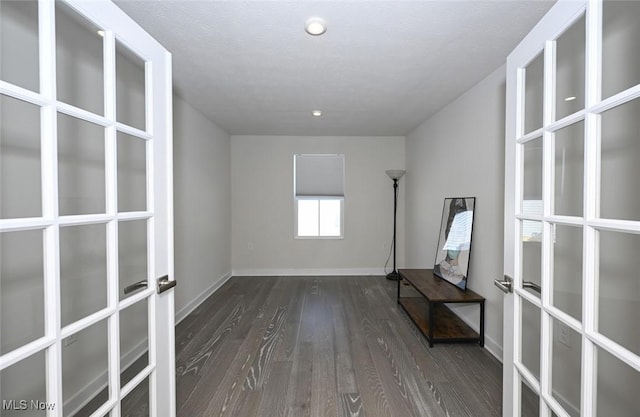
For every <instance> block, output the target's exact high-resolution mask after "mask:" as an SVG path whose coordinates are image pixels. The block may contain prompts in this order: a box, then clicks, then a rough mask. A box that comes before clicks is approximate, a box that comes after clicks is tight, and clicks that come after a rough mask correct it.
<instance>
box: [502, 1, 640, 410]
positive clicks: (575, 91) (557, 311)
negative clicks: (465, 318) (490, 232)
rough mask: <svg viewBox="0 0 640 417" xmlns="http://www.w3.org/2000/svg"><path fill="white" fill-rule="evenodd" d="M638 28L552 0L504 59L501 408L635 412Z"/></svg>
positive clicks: (639, 235) (639, 312)
mask: <svg viewBox="0 0 640 417" xmlns="http://www.w3.org/2000/svg"><path fill="white" fill-rule="evenodd" d="M638 39H640V2H635V1H604V2H602V1H600V0H591V1H563V0H560V1H559V2H558V3H556V5H554V7H553V8H552V9H551V10H550V11H549V13H548V14H547V15H546V16H545V17H544V18H543V19H542V20H541V21H540V22H539V23H538V25H537V26H536V27H535V28H534V29H533V30H532V32H531V33H530V34H529V35H528V36H527V37H526V38H525V39H524V40H523V41H522V43H521V44H520V45H519V46H518V47H517V48H516V49H515V50H514V51H513V52H512V54H511V55H510V56H509V58H508V60H507V125H506V179H505V216H506V219H505V259H504V271H505V274H506V275H508V276H510V277H513V284H512V292H511V293H508V294H507V295H506V296H505V311H504V317H505V328H504V348H505V352H504V390H503V391H504V400H503V401H504V408H503V415H504V416H505V417H506V416H538V415H539V416H586V417H595V416H616V417H627V416H628V417H632V416H637V415H639V413H640V396H639V395H638V392H639V391H638V387H640V326H639V325H638V323H640V279H639V278H638V257H639V255H640V187H639V186H638V179H640V49H639V48H638ZM503 289H504V288H503Z"/></svg>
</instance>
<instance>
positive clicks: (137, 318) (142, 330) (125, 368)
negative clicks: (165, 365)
mask: <svg viewBox="0 0 640 417" xmlns="http://www.w3.org/2000/svg"><path fill="white" fill-rule="evenodd" d="M148 304H149V303H148V301H147V299H144V300H142V301H139V302H137V303H135V304H134V305H132V306H130V307H127V308H126V309H124V310H122V311H121V312H120V370H121V371H120V386H123V387H124V386H125V385H126V384H127V383H128V382H129V381H131V379H133V378H134V377H135V376H136V375H138V373H140V371H142V370H143V369H144V368H145V367H146V366H147V365H149V356H148V351H149V338H148V329H149V327H148V326H149V318H148V316H149V313H148Z"/></svg>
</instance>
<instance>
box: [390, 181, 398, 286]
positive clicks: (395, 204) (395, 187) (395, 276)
mask: <svg viewBox="0 0 640 417" xmlns="http://www.w3.org/2000/svg"><path fill="white" fill-rule="evenodd" d="M397 213H398V179H397V178H393V272H389V273H388V274H387V279H390V280H392V281H397V280H398V279H399V278H400V277H399V276H398V271H396V216H397Z"/></svg>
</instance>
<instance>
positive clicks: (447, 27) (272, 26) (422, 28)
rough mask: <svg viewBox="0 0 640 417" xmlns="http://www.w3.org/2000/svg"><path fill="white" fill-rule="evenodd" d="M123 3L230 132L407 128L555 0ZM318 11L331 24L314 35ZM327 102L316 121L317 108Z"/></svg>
mask: <svg viewBox="0 0 640 417" xmlns="http://www.w3.org/2000/svg"><path fill="white" fill-rule="evenodd" d="M116 3H117V4H118V5H119V6H120V7H121V8H122V9H123V10H124V11H125V12H126V13H127V14H129V15H130V16H131V17H132V18H133V19H134V20H136V21H137V22H138V23H139V24H140V25H141V26H142V27H143V28H145V29H146V30H147V31H148V32H149V33H150V34H151V35H152V36H154V37H155V38H156V39H157V40H158V41H159V42H160V43H162V44H163V45H164V46H165V47H166V48H167V49H168V50H169V51H170V52H171V53H172V54H173V74H174V87H175V91H176V93H177V94H178V95H179V96H180V97H182V98H183V99H185V100H186V101H187V102H189V103H190V104H191V105H193V106H194V107H196V108H197V109H199V110H200V111H202V112H203V113H204V114H205V115H206V116H207V117H208V118H209V119H211V120H212V121H213V122H214V123H215V124H217V125H218V126H219V127H221V128H222V129H224V130H226V131H227V132H228V133H230V134H233V135H241V134H256V135H363V136H365V135H366V136H369V135H405V134H407V133H409V132H410V131H411V130H412V129H413V128H415V127H416V126H418V125H419V124H420V123H421V122H423V121H424V120H425V119H427V118H428V117H429V116H431V115H432V114H434V113H435V112H437V111H438V110H439V109H441V108H442V107H444V106H445V105H446V104H448V103H449V102H451V101H452V100H454V99H455V98H456V97H458V96H459V95H460V94H461V93H463V92H464V91H466V90H467V89H469V88H470V87H471V86H473V85H474V84H476V83H477V82H478V81H480V80H482V79H483V78H484V77H486V76H487V75H488V74H490V73H491V72H492V71H493V70H495V69H496V68H498V67H499V66H500V65H501V64H503V63H504V62H505V59H506V57H507V55H508V54H509V52H510V51H511V50H512V49H513V48H514V47H515V46H516V45H517V44H518V42H519V41H520V40H521V39H522V38H523V37H524V36H525V35H526V34H527V33H528V32H529V31H530V30H531V28H532V27H533V26H534V25H535V23H536V22H537V21H538V20H539V19H540V18H541V17H542V16H543V15H544V13H545V12H546V11H547V10H548V9H549V8H550V7H551V6H552V4H553V1H550V0H535V1H531V0H492V1H474V0H449V1H429V0H423V1H408V0H395V1H376V0H368V1H365V0H359V1H332V0H324V1H307V0H297V1H279V0H271V1H267V0H263V1H255V0H254V1H238V0H227V1H212V0H209V1H189V0H178V1H175V0H174V1H167V0H161V1H157V0H156V1H148V0H142V1H141V0H135V1H127V0H116ZM312 16H319V17H322V18H323V19H325V20H326V21H327V27H328V29H327V32H326V33H325V34H324V35H322V36H319V37H312V36H310V35H307V34H306V33H305V31H304V23H305V21H306V20H307V19H308V18H309V17H312ZM314 109H321V110H323V111H324V115H323V116H322V117H320V118H314V117H313V116H311V111H312V110H314Z"/></svg>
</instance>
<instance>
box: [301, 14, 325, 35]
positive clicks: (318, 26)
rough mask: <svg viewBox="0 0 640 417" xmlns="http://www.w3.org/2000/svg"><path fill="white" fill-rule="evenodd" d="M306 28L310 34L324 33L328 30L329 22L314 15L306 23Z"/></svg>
mask: <svg viewBox="0 0 640 417" xmlns="http://www.w3.org/2000/svg"><path fill="white" fill-rule="evenodd" d="M304 30H306V31H307V33H308V34H309V35H313V36H319V35H322V34H323V33H325V32H326V31H327V22H325V21H324V19H321V18H319V17H312V18H310V19H309V20H307V23H305V25H304Z"/></svg>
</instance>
